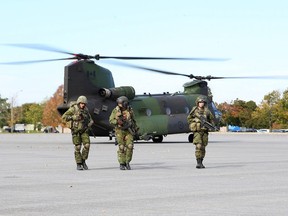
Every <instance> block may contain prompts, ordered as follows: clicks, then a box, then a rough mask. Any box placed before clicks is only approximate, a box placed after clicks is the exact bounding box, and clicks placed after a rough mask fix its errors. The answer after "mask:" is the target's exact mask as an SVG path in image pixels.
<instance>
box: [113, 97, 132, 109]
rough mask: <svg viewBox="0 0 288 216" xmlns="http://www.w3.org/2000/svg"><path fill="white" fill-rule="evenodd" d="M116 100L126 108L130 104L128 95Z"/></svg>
mask: <svg viewBox="0 0 288 216" xmlns="http://www.w3.org/2000/svg"><path fill="white" fill-rule="evenodd" d="M116 102H117V104H122V106H123V107H124V108H127V106H128V104H129V100H128V98H127V97H126V96H121V97H118V98H117V100H116Z"/></svg>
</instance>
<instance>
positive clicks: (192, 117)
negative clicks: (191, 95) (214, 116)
mask: <svg viewBox="0 0 288 216" xmlns="http://www.w3.org/2000/svg"><path fill="white" fill-rule="evenodd" d="M195 110H196V107H193V108H192V110H191V111H190V113H189V115H188V116H187V121H188V123H189V124H190V123H191V122H192V121H193V119H194V118H195V116H194V112H195Z"/></svg>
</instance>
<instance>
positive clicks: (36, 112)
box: [0, 85, 288, 131]
mask: <svg viewBox="0 0 288 216" xmlns="http://www.w3.org/2000/svg"><path fill="white" fill-rule="evenodd" d="M62 102H63V85H61V86H59V87H58V89H57V90H56V92H55V93H54V94H53V96H52V97H51V98H49V99H48V100H46V101H44V102H42V103H26V104H23V105H21V106H18V107H13V106H11V104H10V103H9V101H8V99H7V98H1V95H0V128H2V127H3V126H6V125H8V126H12V125H14V124H16V123H22V124H33V125H34V130H36V131H37V130H40V129H41V128H42V127H43V126H53V127H56V126H58V125H60V124H62V121H61V116H60V115H59V113H58V111H57V107H58V106H59V105H60V104H62ZM216 107H217V108H218V109H219V111H220V112H221V113H222V120H221V123H220V124H221V125H220V126H227V125H237V126H240V127H246V128H256V129H260V128H269V129H282V128H288V89H287V90H285V91H284V92H283V93H281V92H280V91H276V90H275V91H272V92H270V93H268V94H267V95H265V96H264V98H263V100H262V102H261V103H260V104H259V105H257V104H256V103H255V102H254V101H247V102H246V101H244V100H240V99H236V100H234V101H231V102H230V103H228V102H224V103H219V104H217V103H216Z"/></svg>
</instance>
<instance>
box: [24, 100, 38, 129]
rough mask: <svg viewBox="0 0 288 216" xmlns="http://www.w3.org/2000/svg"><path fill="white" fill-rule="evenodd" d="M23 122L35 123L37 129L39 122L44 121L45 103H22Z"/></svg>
mask: <svg viewBox="0 0 288 216" xmlns="http://www.w3.org/2000/svg"><path fill="white" fill-rule="evenodd" d="M22 115H23V123H26V124H34V130H36V128H37V126H38V124H39V123H41V121H42V116H43V104H37V103H27V104H23V105H22Z"/></svg>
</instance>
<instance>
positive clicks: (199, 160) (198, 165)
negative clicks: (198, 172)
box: [196, 158, 201, 169]
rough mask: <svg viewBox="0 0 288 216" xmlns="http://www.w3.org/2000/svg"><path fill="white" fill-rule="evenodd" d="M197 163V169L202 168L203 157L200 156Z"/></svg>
mask: <svg viewBox="0 0 288 216" xmlns="http://www.w3.org/2000/svg"><path fill="white" fill-rule="evenodd" d="M196 160H197V165H196V168H197V169H200V168H201V159H200V158H197V159H196Z"/></svg>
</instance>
